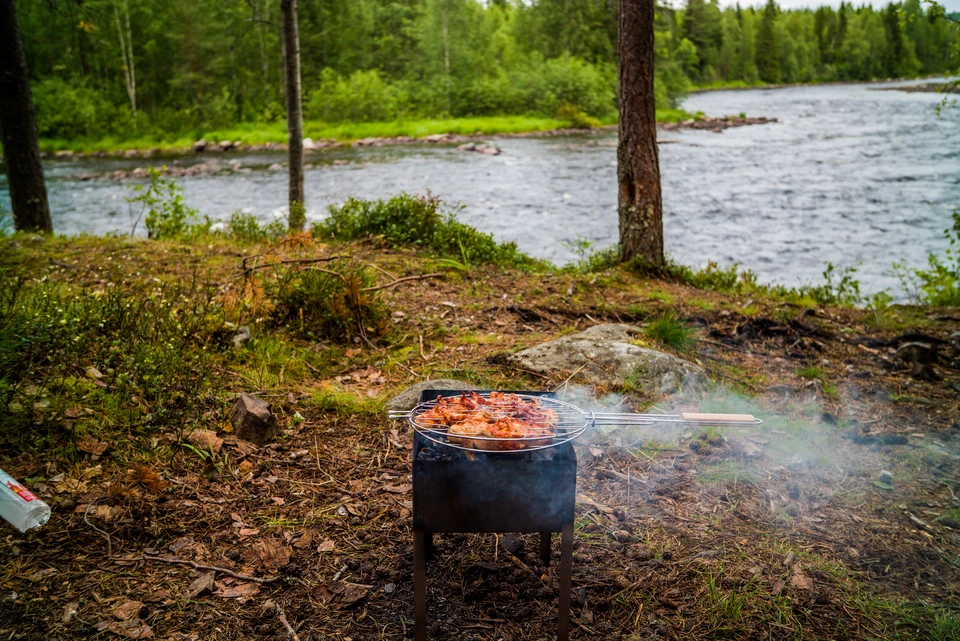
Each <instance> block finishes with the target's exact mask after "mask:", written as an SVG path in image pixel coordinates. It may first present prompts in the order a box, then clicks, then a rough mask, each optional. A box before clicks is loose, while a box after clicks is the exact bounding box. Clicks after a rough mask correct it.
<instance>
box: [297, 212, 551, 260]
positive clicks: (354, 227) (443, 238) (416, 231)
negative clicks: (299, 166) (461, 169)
mask: <svg viewBox="0 0 960 641" xmlns="http://www.w3.org/2000/svg"><path fill="white" fill-rule="evenodd" d="M442 207H443V203H442V202H441V201H440V199H439V198H437V197H435V196H430V195H427V196H412V195H410V194H400V195H399V196H394V197H393V198H391V199H390V200H387V201H384V200H376V201H370V200H357V199H353V198H351V199H350V200H348V201H347V202H345V203H344V204H343V205H341V206H339V207H338V206H331V207H330V210H329V211H330V216H329V217H328V218H326V219H324V220H322V221H320V222H319V223H315V224H314V226H313V233H314V235H316V236H318V237H321V238H336V239H339V240H356V239H380V240H382V241H383V242H385V243H386V244H387V245H389V246H391V247H416V248H419V249H422V250H424V251H427V252H429V253H432V254H434V255H436V256H439V257H441V258H452V259H455V260H459V261H462V262H463V264H464V265H466V266H467V267H469V265H470V264H471V263H472V262H474V261H477V262H482V263H495V264H500V265H507V266H513V267H542V266H543V263H542V262H541V261H537V260H535V259H533V258H531V257H529V256H527V255H526V254H524V253H522V252H521V251H520V250H518V249H517V246H516V244H515V243H497V241H495V240H494V239H493V236H492V235H491V234H485V233H483V232H480V231H477V230H476V229H474V228H473V227H470V226H469V225H465V224H463V223H461V222H459V221H458V220H457V219H456V218H455V217H454V216H453V214H452V213H448V212H444V211H442Z"/></svg>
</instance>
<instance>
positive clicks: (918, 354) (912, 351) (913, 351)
mask: <svg viewBox="0 0 960 641" xmlns="http://www.w3.org/2000/svg"><path fill="white" fill-rule="evenodd" d="M896 355H897V358H898V359H900V360H901V361H903V362H904V363H910V364H913V363H920V364H921V365H930V364H931V363H933V362H935V361H936V360H937V350H936V348H935V347H934V346H933V345H932V344H930V343H904V344H903V345H901V346H900V347H899V348H897V354H896Z"/></svg>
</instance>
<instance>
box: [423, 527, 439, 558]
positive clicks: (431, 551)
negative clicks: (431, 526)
mask: <svg viewBox="0 0 960 641" xmlns="http://www.w3.org/2000/svg"><path fill="white" fill-rule="evenodd" d="M423 534H424V539H425V541H424V545H423V551H424V553H425V556H424V557H423V558H425V559H426V560H427V561H433V557H434V555H435V554H436V552H437V549H436V548H435V547H434V545H433V532H429V531H424V533H423Z"/></svg>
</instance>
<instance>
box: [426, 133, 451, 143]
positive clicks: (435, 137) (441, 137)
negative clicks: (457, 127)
mask: <svg viewBox="0 0 960 641" xmlns="http://www.w3.org/2000/svg"><path fill="white" fill-rule="evenodd" d="M449 137H450V134H430V135H429V136H425V137H424V138H423V139H424V140H425V141H427V142H443V141H445V140H446V139H447V138H449Z"/></svg>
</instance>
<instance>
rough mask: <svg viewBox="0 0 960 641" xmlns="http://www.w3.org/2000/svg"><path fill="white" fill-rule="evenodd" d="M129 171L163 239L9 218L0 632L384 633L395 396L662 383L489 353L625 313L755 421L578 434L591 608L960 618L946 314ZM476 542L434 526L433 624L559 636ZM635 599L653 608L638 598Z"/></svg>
mask: <svg viewBox="0 0 960 641" xmlns="http://www.w3.org/2000/svg"><path fill="white" fill-rule="evenodd" d="M158 186H159V187H163V185H158ZM142 195H143V196H144V198H143V202H144V203H152V204H150V205H149V207H150V208H151V211H150V212H148V216H147V225H148V227H149V229H150V230H151V234H152V238H151V239H142V238H129V237H109V236H108V237H82V236H81V237H72V238H65V237H57V236H51V237H37V236H32V235H26V234H17V235H14V236H12V237H7V238H5V239H0V247H2V251H0V292H2V295H0V372H2V375H0V404H2V409H3V410H4V411H0V466H2V467H3V468H4V469H5V470H6V471H8V472H11V473H13V474H14V475H15V476H17V477H18V478H22V479H24V481H25V483H26V484H27V486H28V487H29V489H30V490H31V491H32V492H34V493H35V494H37V495H38V496H39V497H40V498H42V499H43V500H45V501H47V502H48V503H49V504H50V505H51V506H52V509H53V516H52V518H51V519H50V522H49V523H48V524H47V525H46V526H44V528H43V529H42V530H40V531H39V532H35V533H30V534H28V535H25V536H23V537H7V538H6V539H4V540H3V541H0V554H2V555H4V558H11V559H14V561H12V562H11V563H8V564H6V565H5V566H4V570H3V571H0V579H2V581H3V585H5V586H6V588H7V590H8V591H14V593H15V594H16V595H17V596H16V597H14V598H11V599H9V600H8V601H7V603H6V607H4V608H0V630H15V631H16V632H17V633H19V634H20V635H22V636H24V637H25V638H37V639H40V638H52V637H56V636H59V637H62V638H86V637H89V636H90V635H91V634H94V630H96V628H97V626H101V627H109V626H114V627H117V626H118V625H119V624H118V623H117V621H118V620H119V621H120V623H123V624H125V625H126V624H127V623H129V626H128V627H127V628H122V629H124V630H128V629H130V626H133V627H136V628H137V630H138V631H140V632H143V631H147V630H149V633H148V634H140V633H138V634H140V638H144V636H155V637H157V638H178V636H182V635H180V632H181V631H189V632H190V633H191V634H193V635H199V638H210V639H220V638H261V637H267V636H270V637H272V636H283V629H281V628H280V627H279V625H278V624H276V623H275V622H274V620H273V618H272V617H266V616H264V614H263V612H264V609H265V606H264V605H263V604H264V602H265V601H266V600H267V599H271V600H272V601H274V602H277V603H282V608H283V610H284V611H285V612H286V613H287V616H289V617H290V619H291V620H293V621H295V622H296V625H297V626H298V629H299V630H300V633H301V635H302V636H303V637H305V636H306V635H307V634H310V635H311V637H320V638H327V637H330V638H334V637H336V636H338V635H339V636H345V635H349V636H351V637H352V638H355V639H363V638H369V639H384V640H385V639H391V640H393V639H402V638H404V636H405V635H404V632H403V629H402V626H401V625H400V624H397V625H392V626H389V625H388V626H386V627H380V626H379V625H374V623H371V621H372V622H380V621H387V622H389V621H401V622H407V621H408V620H409V618H410V613H411V612H412V611H413V590H412V563H411V561H410V555H409V552H408V551H407V549H406V548H407V547H408V545H407V544H408V543H409V541H410V539H411V530H410V522H411V512H410V505H409V499H410V491H411V489H410V485H409V476H408V475H409V464H410V456H411V454H410V449H409V448H410V446H411V430H410V428H409V427H408V426H405V425H402V424H392V423H389V422H388V421H387V420H386V419H385V418H384V406H385V404H386V402H387V401H388V400H389V399H390V398H391V397H393V396H394V395H395V394H396V393H398V392H399V391H401V390H403V389H406V388H408V387H409V386H411V385H413V384H415V383H419V382H422V381H425V380H428V379H437V378H455V379H458V380H460V381H463V382H464V384H467V385H472V386H476V387H479V388H484V389H543V390H552V389H564V390H565V389H568V388H569V389H576V390H589V391H590V392H591V393H592V394H594V395H595V396H596V398H601V397H603V396H605V395H607V394H611V395H614V397H615V398H616V399H619V403H620V404H619V405H618V407H619V409H618V410H617V411H645V410H648V409H650V408H651V407H655V408H660V407H667V406H665V405H663V404H664V403H667V402H670V401H669V399H668V398H665V397H664V394H666V392H663V391H662V390H661V391H658V390H656V389H648V388H646V387H644V386H641V385H638V383H637V381H638V380H640V379H641V377H640V374H642V372H638V373H637V375H636V376H635V375H632V374H631V375H629V376H625V377H623V378H622V379H611V380H609V381H606V382H600V383H597V382H594V383H592V387H589V388H588V387H585V385H591V383H590V382H588V381H586V382H585V380H584V379H582V378H578V371H575V367H571V369H570V371H562V372H551V373H548V374H544V373H536V372H530V371H527V370H525V369H522V368H519V367H517V366H515V365H512V364H511V363H512V361H511V360H510V358H509V356H510V355H511V354H512V353H514V352H516V351H518V350H520V349H523V348H527V347H532V346H535V345H538V344H541V343H543V342H545V341H548V340H553V339H556V338H558V337H562V336H568V335H571V334H573V333H575V332H580V331H583V330H585V329H588V328H590V327H593V326H595V325H598V324H606V323H627V324H630V325H631V326H633V328H634V331H635V336H636V338H635V339H633V340H632V341H631V343H632V344H635V345H636V346H639V347H644V348H648V349H656V350H659V351H663V352H667V353H670V354H673V355H674V356H676V357H679V358H682V359H685V360H688V361H691V362H697V363H699V364H700V365H701V366H702V367H703V369H704V371H705V373H706V375H707V376H708V377H709V379H710V380H711V381H712V384H713V387H712V389H711V391H709V392H707V393H706V395H705V396H695V397H692V398H686V400H684V401H681V402H683V403H687V404H688V405H684V407H685V409H684V410H682V411H722V412H736V413H750V414H754V415H757V416H762V417H763V419H764V429H763V431H762V432H750V431H740V430H737V429H734V428H710V429H708V430H703V431H701V430H690V431H689V433H682V431H677V432H676V434H666V433H664V434H663V435H662V436H660V437H659V440H651V438H650V435H649V434H647V435H646V436H643V435H642V434H641V435H640V436H638V435H635V434H633V433H631V432H627V433H624V434H620V433H601V432H599V431H593V432H591V433H589V434H587V435H585V436H584V437H583V438H582V439H581V441H580V442H578V443H577V444H576V447H577V448H578V457H579V458H580V466H579V471H578V478H577V486H578V492H579V497H580V498H579V500H578V504H577V511H576V528H575V549H576V560H575V563H574V566H573V572H574V575H573V581H574V587H575V588H583V589H585V590H588V592H587V594H588V595H589V596H588V599H586V600H584V601H583V602H582V603H580V602H575V603H574V604H573V616H574V618H575V620H577V621H579V622H580V626H581V627H582V628H586V629H588V630H590V631H591V632H590V633H591V635H593V636H606V637H607V638H616V639H626V638H630V637H631V635H634V634H637V633H639V634H641V635H642V636H643V637H644V638H646V637H654V636H656V637H659V638H681V637H685V636H689V635H690V634H696V635H697V636H703V637H704V638H719V637H727V636H729V635H730V633H731V630H732V631H735V632H736V636H737V637H738V638H740V637H743V638H746V637H750V638H766V637H767V636H770V635H771V634H778V635H787V636H789V637H790V638H800V637H802V638H806V639H835V638H844V639H855V638H884V639H891V638H897V639H903V640H904V641H938V640H944V641H945V640H947V639H956V638H958V636H957V635H958V632H960V620H958V617H957V612H956V607H957V606H958V602H957V592H956V586H957V585H960V564H958V563H957V561H956V559H957V558H958V555H960V540H958V538H957V537H956V529H957V528H960V504H958V502H957V499H956V490H957V489H958V485H957V478H960V455H958V453H960V450H958V448H960V431H958V429H957V426H958V425H960V397H958V396H957V394H956V391H955V389H956V386H958V385H960V375H958V373H957V366H956V358H957V357H958V356H960V347H958V346H956V343H955V339H954V338H953V337H954V336H956V333H955V332H957V331H958V330H960V321H958V320H957V317H956V315H955V314H954V313H953V311H952V310H951V309H945V308H938V307H935V306H922V307H921V306H916V305H882V304H870V305H868V306H865V307H855V306H851V304H852V303H853V302H854V301H855V300H856V297H855V296H854V292H853V284H852V282H851V281H850V280H848V279H846V278H839V279H838V278H836V276H837V275H836V274H834V275H833V277H828V278H827V281H828V282H827V283H826V284H824V285H822V286H817V287H811V288H808V289H806V290H804V291H798V290H786V289H782V288H781V289H778V288H774V287H766V286H762V285H759V284H757V283H755V282H754V281H753V280H751V279H750V278H749V276H747V275H744V274H739V273H738V272H737V270H736V268H734V269H732V270H724V269H718V268H716V267H715V266H714V267H708V268H706V269H703V270H692V269H687V268H680V267H676V266H674V267H672V268H671V269H670V270H664V271H660V272H651V271H649V270H645V269H643V268H642V266H639V265H614V264H613V263H612V262H611V261H610V260H608V259H609V258H610V256H605V254H603V253H600V254H592V255H585V256H584V258H583V260H582V261H581V262H580V263H579V264H577V265H572V266H570V267H569V268H566V269H558V268H552V267H550V266H549V265H547V264H545V263H543V262H542V261H536V260H532V259H530V258H529V257H526V256H524V255H523V254H522V253H520V252H518V251H517V250H516V248H515V247H513V246H511V245H509V244H498V243H495V242H494V241H493V240H492V238H491V237H490V236H489V235H487V234H484V233H482V232H480V231H478V230H476V229H473V228H470V227H468V226H466V225H462V224H460V223H458V222H457V221H456V220H455V219H452V218H451V217H450V216H449V214H448V213H446V212H445V210H444V209H443V208H442V207H441V206H440V204H439V201H437V200H436V199H431V198H422V197H411V196H403V197H398V198H395V199H393V200H391V201H389V202H363V201H350V202H348V203H345V204H344V205H343V206H341V207H338V208H336V209H335V211H333V212H332V213H331V217H330V218H329V219H327V220H326V221H324V222H322V223H320V224H318V225H317V226H316V227H315V228H314V229H313V230H312V232H311V233H304V234H298V235H286V234H285V233H284V230H283V226H280V227H279V228H269V227H268V228H264V227H261V226H259V225H257V223H256V221H255V220H252V219H251V218H250V217H243V216H238V217H236V218H235V219H233V220H231V221H230V223H229V225H228V226H227V229H226V231H225V232H224V233H218V234H215V233H211V232H210V230H209V229H206V228H204V227H203V225H199V226H191V225H189V224H187V223H188V221H189V212H184V211H183V209H182V206H180V205H178V204H177V199H176V197H175V194H174V197H173V198H172V199H170V200H169V202H161V203H157V202H156V201H155V200H154V199H153V196H152V195H151V194H142ZM181 205H182V203H181ZM411 222H413V224H410V223H411ZM585 249H588V248H585ZM923 341H926V342H923ZM921 343H922V345H926V347H923V346H922V345H921ZM581 369H582V367H581ZM244 393H247V394H256V395H258V396H259V397H260V398H262V399H264V400H266V401H268V402H270V403H272V412H273V415H274V416H275V417H276V419H277V421H278V424H279V427H280V430H281V431H280V433H279V435H278V437H277V438H276V440H275V441H273V442H270V443H266V444H262V445H259V446H258V445H254V444H251V443H248V442H246V441H243V440H241V439H238V438H237V435H236V433H235V432H234V429H235V428H234V427H233V426H232V424H231V421H230V418H229V416H230V407H231V405H232V404H233V403H235V401H236V398H237V396H239V395H240V394H244ZM608 398H610V397H608ZM613 402H616V401H613ZM690 403H694V404H695V405H689V404H690ZM654 411H660V410H659V409H657V410H654ZM666 411H669V410H666ZM841 490H842V491H841ZM608 506H609V507H608ZM918 523H922V525H918ZM102 532H109V537H105V536H104V535H103V534H102ZM521 540H522V541H525V545H526V550H528V551H529V550H536V547H535V546H536V542H535V540H533V539H529V538H528V539H523V538H522V539H521ZM495 549H497V541H496V540H495V539H494V538H493V536H492V535H490V536H469V537H468V536H459V535H442V536H440V537H438V551H439V552H440V553H439V554H438V555H437V559H436V561H434V562H433V563H431V565H430V582H431V587H432V589H434V590H437V591H438V593H441V594H443V595H445V597H446V601H445V603H444V609H443V616H442V618H439V617H438V620H437V621H436V624H435V625H436V627H435V628H434V629H433V635H434V636H435V637H436V638H455V637H456V636H458V633H462V631H463V630H464V629H467V628H469V627H470V626H474V625H476V624H475V621H476V617H477V611H476V605H477V601H478V599H479V598H486V597H482V596H480V597H478V596H477V595H478V594H479V595H486V594H494V595H496V594H500V593H503V594H510V593H511V592H513V593H516V594H517V597H516V598H497V599H491V600H490V602H489V603H484V606H483V607H484V609H483V616H484V622H485V623H484V625H489V627H490V632H491V635H493V636H496V638H512V639H520V638H525V637H530V638H532V637H536V638H546V637H548V636H549V635H550V633H551V630H552V629H553V628H555V620H554V619H553V618H552V617H551V616H546V617H539V616H536V613H537V612H539V611H541V610H542V606H537V605H536V604H537V602H538V601H540V602H549V603H551V604H552V603H554V602H555V601H554V600H555V599H556V594H557V577H556V574H555V571H554V570H552V569H548V568H545V567H543V566H542V565H539V564H538V563H539V562H538V560H537V555H536V554H535V553H531V554H529V555H527V554H525V553H524V550H523V549H520V550H519V551H513V552H511V551H507V550H505V549H501V550H500V551H499V558H498V557H497V554H496V553H495V552H494V550H495ZM514 555H516V556H514ZM164 558H170V559H175V560H180V561H182V562H183V563H189V562H190V561H192V562H195V563H197V564H200V565H202V566H210V567H217V568H228V569H229V570H230V571H232V572H233V573H234V576H236V575H237V574H239V575H240V576H241V577H254V579H253V580H244V579H238V580H234V579H233V577H231V576H230V575H229V574H226V573H224V572H217V576H216V582H215V583H214V581H213V579H214V577H212V576H211V577H210V581H209V583H208V584H207V587H206V589H204V590H199V589H197V587H196V586H197V585H198V583H197V577H196V575H194V574H191V572H190V571H189V568H177V567H171V565H170V564H169V563H166V562H164V561H163V559H164ZM623 559H630V563H623V562H622V561H623ZM893 560H896V562H893ZM478 563H482V564H483V565H482V566H478V565H477V564H478ZM921 573H922V575H923V577H924V580H923V581H921V582H917V580H916V577H917V576H918V575H920V574H921ZM465 576H466V577H469V581H470V583H469V584H467V585H466V587H465V585H464V580H463V577H465ZM257 579H260V580H261V581H269V582H270V587H267V586H266V585H263V584H262V583H258V582H257ZM90 594H95V595H97V596H99V597H100V598H93V597H92V596H89V595H90ZM318 594H319V595H321V597H320V598H319V599H318V598H317V595H318ZM104 597H106V598H104ZM107 599H112V600H109V601H108V600H107ZM187 602H189V603H191V604H192V605H191V607H183V605H182V604H184V603H187ZM64 603H67V604H70V606H69V607H70V608H72V612H73V613H74V614H73V615H72V616H73V618H71V619H70V620H67V619H66V618H65V617H64V614H63V612H64ZM130 603H132V604H133V605H129V604H130ZM145 604H147V605H145ZM357 604H362V605H361V607H362V608H363V612H364V613H365V614H364V616H358V614H357V608H356V607H355V606H356V605H357ZM197 606H202V607H205V608H206V607H209V608H210V609H211V610H213V609H215V610H216V612H217V613H218V614H217V616H204V617H198V616H197V614H196V607H197ZM641 608H642V611H643V612H651V613H653V612H655V613H656V614H655V617H656V618H655V619H653V618H652V617H651V618H646V617H644V618H643V619H640V622H639V623H637V620H638V619H637V613H638V612H640V611H641ZM68 609H69V608H68ZM118 611H119V612H127V611H130V612H133V615H131V616H130V618H129V619H121V617H120V616H119V615H117V614H115V612H118ZM594 612H596V613H598V616H595V617H594V615H593V613H594ZM61 622H63V623H61ZM486 622H490V623H486ZM521 626H522V627H521ZM111 629H112V628H111ZM117 629H121V628H117ZM840 629H842V633H838V630H840ZM594 633H595V634H594Z"/></svg>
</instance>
